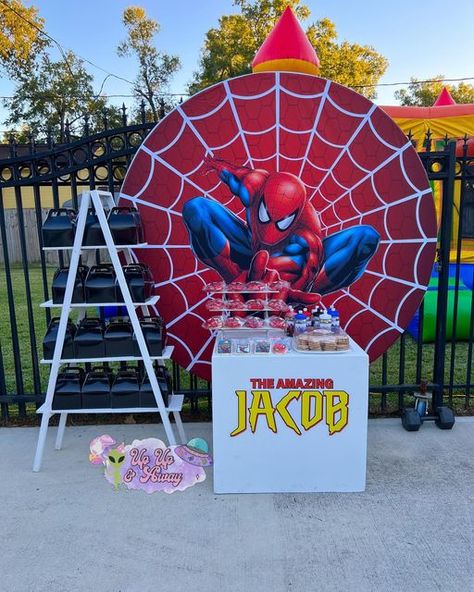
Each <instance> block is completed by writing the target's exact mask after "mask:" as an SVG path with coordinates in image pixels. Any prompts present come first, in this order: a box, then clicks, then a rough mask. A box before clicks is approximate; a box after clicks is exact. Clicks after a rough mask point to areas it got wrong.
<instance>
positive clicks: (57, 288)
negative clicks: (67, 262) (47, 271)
mask: <svg viewBox="0 0 474 592" xmlns="http://www.w3.org/2000/svg"><path fill="white" fill-rule="evenodd" d="M88 269H89V268H88V267H84V266H83V265H80V266H79V267H78V268H77V275H76V279H75V281H74V290H73V292H72V300H71V302H72V303H74V304H80V303H82V302H85V300H84V282H85V279H86V276H87V272H88ZM68 274H69V267H60V268H58V269H57V270H56V272H55V274H54V277H53V284H52V286H51V292H52V296H53V304H62V303H63V302H64V294H65V293H66V283H67V276H68Z"/></svg>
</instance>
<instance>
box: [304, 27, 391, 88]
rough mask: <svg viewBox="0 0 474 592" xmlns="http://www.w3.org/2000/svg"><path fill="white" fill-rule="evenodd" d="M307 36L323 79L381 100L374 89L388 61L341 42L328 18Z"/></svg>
mask: <svg viewBox="0 0 474 592" xmlns="http://www.w3.org/2000/svg"><path fill="white" fill-rule="evenodd" d="M306 34H307V36H308V39H309V40H310V42H311V44H312V45H313V47H314V48H315V49H316V53H317V54H318V57H319V61H320V63H321V68H320V76H322V77H323V78H327V79H328V80H334V81H335V82H339V83H340V84H344V85H345V86H352V87H356V90H357V92H359V93H360V94H362V95H364V96H366V97H367V98H369V99H373V98H375V97H376V96H377V93H376V89H375V86H374V85H376V84H377V82H378V81H379V80H380V78H381V77H382V76H383V74H384V73H385V70H386V69H387V67H388V61H387V60H386V59H385V58H384V57H383V56H382V55H380V54H379V53H378V52H377V51H376V50H375V49H374V48H373V47H371V46H370V45H359V44H358V43H350V42H348V41H342V42H338V40H337V31H336V26H335V24H334V23H333V22H332V21H330V20H329V19H328V18H324V19H321V20H319V21H317V22H316V23H315V24H313V25H311V26H310V27H309V28H308V30H307V32H306ZM365 85H366V87H365V88H357V87H364V86H365Z"/></svg>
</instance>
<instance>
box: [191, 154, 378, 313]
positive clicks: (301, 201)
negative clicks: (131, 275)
mask: <svg viewBox="0 0 474 592" xmlns="http://www.w3.org/2000/svg"><path fill="white" fill-rule="evenodd" d="M205 164H206V171H207V172H210V171H215V172H216V173H217V174H218V175H219V177H220V179H221V180H222V182H223V183H225V184H226V185H227V186H228V187H229V189H230V191H231V192H232V193H233V194H234V195H236V196H237V197H239V198H240V200H241V202H242V204H243V205H244V207H245V209H246V222H244V221H242V220H241V219H240V218H238V217H237V216H236V215H235V214H234V213H233V212H231V211H229V210H228V209H227V208H225V207H224V206H223V205H222V204H220V203H218V202H217V201H213V200H211V199H209V198H206V197H194V198H192V199H190V200H189V201H187V202H186V203H185V204H184V207H183V219H184V222H185V224H186V227H187V229H188V232H189V236H190V240H191V245H192V248H193V250H194V253H195V255H196V257H198V259H200V261H202V262H203V263H204V264H205V265H207V266H209V267H211V268H212V269H215V270H216V271H217V272H218V273H219V275H220V276H221V277H222V279H223V280H225V281H226V282H231V281H233V280H236V279H239V280H240V279H241V280H242V281H246V280H263V281H266V282H272V281H275V280H276V279H282V280H287V281H288V282H289V283H290V286H291V288H290V290H289V292H288V295H287V300H288V301H290V302H298V303H303V304H315V303H317V302H319V300H320V298H321V295H324V294H327V293H329V292H334V291H336V290H338V289H340V288H344V287H346V286H348V285H350V284H351V283H353V282H354V281H355V280H357V279H358V278H359V277H360V276H361V275H362V273H363V272H364V270H365V268H366V266H367V263H368V262H369V260H370V258H371V257H372V256H373V255H374V253H375V251H376V249H377V246H378V243H379V240H380V236H379V234H378V232H377V231H376V230H375V229H374V228H372V227H371V226H367V225H361V226H354V227H352V228H347V229H344V230H341V231H340V232H336V233H334V234H331V235H328V236H326V237H323V233H322V231H321V225H320V222H319V218H318V214H317V212H316V210H315V209H314V207H313V206H312V205H311V203H310V202H309V201H308V199H307V195H306V188H305V186H304V184H303V183H302V182H301V181H300V179H298V177H296V176H295V175H292V174H290V173H286V172H275V173H269V172H267V171H265V170H263V169H251V168H248V167H242V166H233V165H232V164H230V163H228V162H226V161H224V160H221V159H217V158H210V157H208V158H207V159H206V163H205Z"/></svg>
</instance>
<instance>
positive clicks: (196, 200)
mask: <svg viewBox="0 0 474 592" xmlns="http://www.w3.org/2000/svg"><path fill="white" fill-rule="evenodd" d="M277 172H279V173H290V174H291V175H294V176H295V177H298V179H300V180H301V182H302V184H303V186H304V188H303V194H304V195H303V197H302V195H301V190H300V189H301V183H300V182H299V181H298V179H296V178H294V177H291V175H276V173H277ZM288 179H290V182H289V185H288ZM291 179H292V180H291ZM275 195H278V196H280V197H281V196H283V197H284V198H285V199H287V198H288V200H290V201H288V204H287V203H286V202H285V203H283V202H281V199H283V197H281V199H280V201H279V203H274V202H275V199H276V198H275ZM285 196H286V197H285ZM288 196H290V197H288ZM121 199H122V200H128V201H130V202H133V203H134V204H135V205H136V206H137V207H138V208H139V210H140V213H141V216H142V219H143V221H144V225H145V233H146V238H147V241H148V243H149V247H148V248H146V249H142V250H140V251H137V252H136V255H137V257H138V258H139V259H140V260H141V261H144V262H145V263H147V264H148V265H150V267H151V268H152V271H153V274H154V277H155V281H156V289H157V292H158V293H159V294H160V297H161V299H160V302H159V310H160V313H161V314H162V316H163V317H164V319H165V321H166V324H167V327H168V335H169V338H170V342H171V344H172V345H174V346H175V350H174V355H173V357H174V359H175V361H176V362H178V363H179V364H180V365H182V366H184V367H185V368H187V369H189V370H191V371H193V372H194V373H196V374H197V375H198V376H200V377H202V378H206V379H209V378H210V358H211V353H212V345H213V337H212V336H211V335H210V333H209V332H208V331H207V330H206V329H203V328H202V326H201V324H202V322H203V320H204V319H205V318H207V317H208V316H209V313H208V311H207V310H206V308H205V301H206V298H207V296H206V293H205V292H203V287H204V285H205V284H206V283H208V282H210V281H214V280H217V279H219V278H220V277H224V278H225V279H227V280H229V279H230V278H233V277H236V276H237V274H238V272H244V274H245V272H246V270H248V269H249V266H250V261H251V257H252V255H253V254H255V253H256V252H258V251H267V252H268V253H269V259H268V261H267V262H266V265H267V267H268V269H269V270H271V269H272V267H275V268H276V269H278V271H279V273H280V276H281V277H286V278H289V279H290V281H291V283H292V287H294V288H295V292H296V293H302V292H303V293H308V294H309V295H310V297H311V294H312V293H313V292H319V293H321V294H324V299H323V301H324V303H325V304H326V305H329V304H331V303H334V304H335V305H336V307H337V309H338V310H339V311H340V315H341V325H342V326H343V328H344V329H345V330H346V331H347V332H348V333H349V334H350V335H351V336H352V337H353V338H354V339H355V340H356V341H357V342H358V343H359V344H360V345H361V346H362V347H363V348H364V349H365V350H366V351H367V352H368V353H369V356H370V359H371V360H374V359H375V358H377V357H378V356H379V355H380V354H382V353H383V352H384V351H385V350H386V349H387V348H388V347H389V346H390V345H391V344H392V343H393V342H394V341H395V340H396V339H397V337H398V336H399V335H400V334H401V333H402V332H403V330H404V329H405V327H406V326H407V324H408V323H409V321H410V320H411V318H412V317H413V314H414V313H415V311H416V309H417V307H418V306H419V304H420V301H421V299H422V297H423V294H424V291H425V290H426V286H427V284H428V281H429V277H430V274H431V268H432V264H433V261H434V256H435V248H436V217H435V210H434V204H433V199H432V195H431V190H430V186H429V182H428V179H427V176H426V173H425V170H424V168H423V166H422V164H421V162H420V160H419V158H418V155H417V154H416V151H415V150H414V148H413V146H412V145H411V143H410V142H409V141H408V140H407V138H406V137H405V135H404V134H403V133H402V132H401V130H400V129H399V128H398V127H397V126H396V124H395V123H394V122H393V121H392V120H391V119H390V118H389V117H388V116H387V115H386V114H385V113H384V112H383V111H382V110H381V109H380V108H378V107H377V106H376V105H374V104H373V103H372V102H370V101H369V100H367V99H365V98H364V97H362V96H360V95H359V94H357V93H355V92H353V91H351V90H349V89H347V88H345V87H343V86H340V85H339V84H335V83H332V82H330V81H327V80H324V79H322V78H317V77H314V76H307V75H303V74H291V73H278V72H276V73H274V72H272V73H262V74H250V75H246V76H242V77H240V78H235V79H232V80H228V81H225V82H222V83H219V84H217V85H215V86H213V87H211V88H209V89H207V90H204V91H202V92H201V93H199V94H197V95H195V96H193V97H191V98H190V99H189V100H188V101H186V102H185V103H183V104H182V105H180V106H179V107H177V108H176V109H175V110H174V111H172V112H171V113H170V114H169V115H167V116H166V117H165V118H164V119H163V120H162V121H161V122H160V123H159V124H158V125H157V126H156V127H155V128H154V129H153V131H152V132H151V133H150V134H149V135H148V137H147V138H146V140H145V141H144V143H143V145H142V146H141V147H140V149H139V150H138V152H137V154H136V156H135V158H134V160H133V162H132V164H131V166H130V168H129V171H128V173H127V176H126V178H125V181H124V184H123V187H122V192H121ZM272 200H273V203H272ZM291 200H293V201H291ZM282 204H283V205H282ZM295 204H296V205H295ZM290 206H291V207H290ZM293 206H294V208H295V209H294V210H292V208H293ZM274 218H275V219H274ZM276 218H279V219H278V220H277V219H276ZM265 224H266V225H267V226H264V225H265ZM272 224H273V225H274V229H273V234H272V233H271V232H269V231H268V228H269V227H270V226H271V225H272ZM272 228H273V227H272ZM278 232H281V233H282V234H281V237H282V242H281V243H280V244H278V245H276V244H275V243H274V241H275V240H276V239H273V238H272V239H268V238H265V237H266V236H267V235H268V236H273V235H274V234H275V233H276V234H278ZM265 233H266V234H265ZM272 241H273V242H272ZM268 243H272V244H268ZM263 260H264V261H265V257H264V258H263ZM260 261H261V258H260ZM285 266H286V267H285Z"/></svg>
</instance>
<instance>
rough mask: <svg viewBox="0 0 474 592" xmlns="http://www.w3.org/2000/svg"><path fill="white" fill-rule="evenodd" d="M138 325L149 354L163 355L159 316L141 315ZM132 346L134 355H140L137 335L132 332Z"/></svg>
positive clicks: (161, 327)
mask: <svg viewBox="0 0 474 592" xmlns="http://www.w3.org/2000/svg"><path fill="white" fill-rule="evenodd" d="M140 326H141V328H142V333H143V337H144V338H145V343H146V345H147V347H148V353H149V354H150V356H161V355H163V349H164V343H163V330H162V329H163V326H162V321H161V319H160V317H142V318H141V319H140ZM133 347H134V351H135V355H136V356H141V352H140V348H139V346H138V341H137V336H136V335H135V333H134V334H133Z"/></svg>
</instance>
